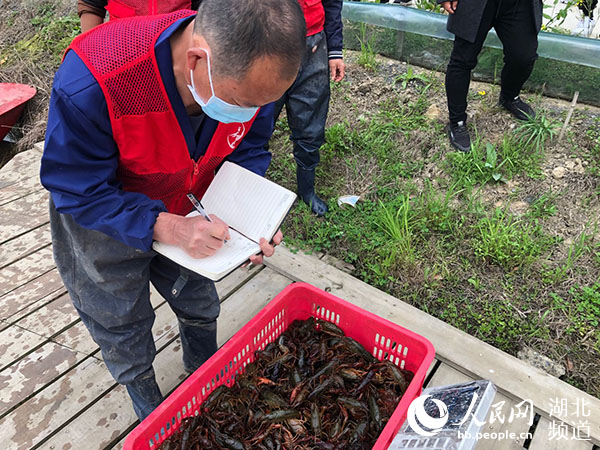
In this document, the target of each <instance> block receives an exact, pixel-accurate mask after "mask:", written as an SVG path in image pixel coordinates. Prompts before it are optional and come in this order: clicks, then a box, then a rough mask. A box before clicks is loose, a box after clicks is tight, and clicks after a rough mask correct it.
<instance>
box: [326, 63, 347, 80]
mask: <svg viewBox="0 0 600 450" xmlns="http://www.w3.org/2000/svg"><path fill="white" fill-rule="evenodd" d="M329 73H330V74H331V79H332V80H333V81H342V80H343V79H344V75H345V74H346V64H344V60H343V59H341V58H337V59H330V60H329Z"/></svg>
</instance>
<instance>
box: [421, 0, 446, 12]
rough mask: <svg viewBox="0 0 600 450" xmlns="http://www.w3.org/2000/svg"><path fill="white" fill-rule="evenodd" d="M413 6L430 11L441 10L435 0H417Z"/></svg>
mask: <svg viewBox="0 0 600 450" xmlns="http://www.w3.org/2000/svg"><path fill="white" fill-rule="evenodd" d="M415 6H416V7H417V8H419V9H424V10H425V11H431V12H436V13H441V12H442V7H441V6H440V4H439V3H438V2H436V1H435V0H417V1H416V4H415Z"/></svg>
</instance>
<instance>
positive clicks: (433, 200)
mask: <svg viewBox="0 0 600 450" xmlns="http://www.w3.org/2000/svg"><path fill="white" fill-rule="evenodd" d="M461 192H462V191H460V190H457V189H456V186H449V187H448V188H447V190H446V192H445V193H443V192H440V191H439V190H438V189H436V188H434V187H433V186H432V184H431V183H430V182H427V183H426V184H425V188H424V189H423V192H422V193H421V194H420V195H419V196H417V198H416V199H415V200H414V205H413V210H414V211H415V218H414V222H415V224H414V228H415V230H418V231H419V232H420V233H421V234H423V235H427V234H430V233H440V234H442V233H443V234H450V233H452V232H454V231H455V230H456V229H457V228H458V227H460V226H461V225H462V218H461V216H460V214H459V213H458V212H457V211H456V210H455V209H454V208H453V207H452V206H451V202H452V201H453V200H454V199H456V197H457V196H458V195H459V194H460V193H461Z"/></svg>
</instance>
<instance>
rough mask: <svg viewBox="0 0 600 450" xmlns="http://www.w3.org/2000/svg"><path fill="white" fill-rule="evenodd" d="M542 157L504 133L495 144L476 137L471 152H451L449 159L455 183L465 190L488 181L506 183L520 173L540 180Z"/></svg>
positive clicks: (447, 164)
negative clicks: (538, 177) (500, 139)
mask: <svg viewBox="0 0 600 450" xmlns="http://www.w3.org/2000/svg"><path fill="white" fill-rule="evenodd" d="M541 163H542V154H540V153H534V152H531V151H530V149H529V148H527V147H526V146H523V145H520V143H519V142H518V141H517V140H516V139H515V138H514V137H513V136H511V135H509V134H505V135H504V136H503V137H502V141H501V142H500V143H499V144H498V145H495V144H493V143H492V142H485V143H484V142H482V139H481V137H480V136H479V135H478V134H476V136H475V139H473V140H472V141H471V151H470V152H468V153H462V152H452V153H449V154H448V156H447V158H446V169H447V170H449V172H450V174H451V176H452V179H453V181H454V183H456V184H458V185H459V186H461V187H463V188H468V187H471V186H473V185H475V184H485V183H489V182H492V181H493V182H499V181H502V182H506V181H507V180H509V179H512V178H513V177H515V176H516V175H518V174H521V173H525V174H527V175H529V176H531V177H537V176H539V175H540V173H541Z"/></svg>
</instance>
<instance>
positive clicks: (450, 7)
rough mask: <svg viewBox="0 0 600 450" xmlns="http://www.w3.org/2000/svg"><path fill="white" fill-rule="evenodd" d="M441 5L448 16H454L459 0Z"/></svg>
mask: <svg viewBox="0 0 600 450" xmlns="http://www.w3.org/2000/svg"><path fill="white" fill-rule="evenodd" d="M441 5H442V8H444V9H445V10H446V12H447V13H448V14H454V11H456V7H457V6H458V0H454V1H451V2H444V3H442V4H441Z"/></svg>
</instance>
